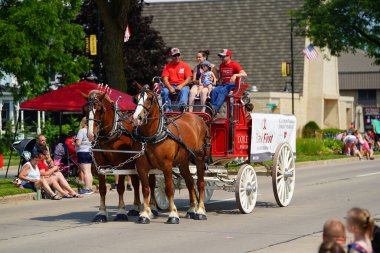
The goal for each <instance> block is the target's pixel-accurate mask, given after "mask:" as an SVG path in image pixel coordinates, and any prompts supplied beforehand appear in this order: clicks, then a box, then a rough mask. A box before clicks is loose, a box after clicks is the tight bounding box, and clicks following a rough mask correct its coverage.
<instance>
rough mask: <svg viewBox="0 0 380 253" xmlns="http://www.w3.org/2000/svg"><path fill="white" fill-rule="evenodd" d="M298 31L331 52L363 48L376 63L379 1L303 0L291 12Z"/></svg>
mask: <svg viewBox="0 0 380 253" xmlns="http://www.w3.org/2000/svg"><path fill="white" fill-rule="evenodd" d="M291 15H292V16H293V17H294V18H295V20H296V21H295V23H296V26H298V27H299V28H300V30H299V31H298V33H299V34H300V35H303V36H307V37H309V38H310V39H311V41H312V42H313V44H314V45H315V46H318V47H320V48H324V47H327V48H329V49H330V50H331V54H332V55H337V56H339V54H340V53H341V52H355V50H356V49H361V50H364V51H365V52H366V53H367V55H368V56H369V57H372V58H374V60H375V64H378V65H379V64H380V39H379V38H380V4H379V1H378V0H362V1H357V0H330V1H320V0H305V3H304V5H303V7H302V8H301V9H299V10H296V11H293V12H291Z"/></svg>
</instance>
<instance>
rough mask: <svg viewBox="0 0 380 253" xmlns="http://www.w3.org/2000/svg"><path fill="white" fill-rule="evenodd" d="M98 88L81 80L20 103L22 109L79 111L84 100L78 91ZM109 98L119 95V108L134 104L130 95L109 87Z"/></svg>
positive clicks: (86, 92)
mask: <svg viewBox="0 0 380 253" xmlns="http://www.w3.org/2000/svg"><path fill="white" fill-rule="evenodd" d="M96 89H98V84H96V83H92V82H88V81H81V82H79V83H74V84H70V85H68V86H65V87H62V88H59V89H57V90H53V91H50V92H48V93H45V94H43V95H41V96H39V97H36V98H33V99H29V100H27V101H24V102H22V103H21V104H20V109H22V110H34V111H65V112H80V111H82V107H83V105H84V104H85V103H86V100H85V99H84V98H83V97H82V95H81V94H80V92H83V93H84V94H88V93H89V92H90V91H91V90H96ZM110 90H111V95H110V97H111V99H112V100H113V101H116V100H117V98H118V97H119V96H121V99H120V100H119V103H118V106H119V108H120V109H121V110H134V109H135V107H136V105H135V104H134V103H133V102H132V96H130V95H128V94H125V93H123V92H121V91H118V90H115V89H112V88H111V89H110Z"/></svg>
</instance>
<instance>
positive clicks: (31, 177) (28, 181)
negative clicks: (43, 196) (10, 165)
mask: <svg viewBox="0 0 380 253" xmlns="http://www.w3.org/2000/svg"><path fill="white" fill-rule="evenodd" d="M39 157H40V155H39V154H38V153H36V152H35V153H33V154H32V156H31V158H30V160H29V162H27V163H25V164H24V166H22V169H21V172H20V174H19V176H18V177H19V178H20V179H21V180H22V181H21V185H22V186H23V187H24V188H29V189H32V190H34V191H36V190H37V189H41V188H42V189H44V190H45V192H46V193H47V194H49V195H50V196H51V199H52V200H60V199H61V197H60V196H58V195H56V194H55V193H54V192H53V190H52V189H51V188H50V185H49V183H48V181H47V180H46V179H45V178H43V177H41V174H40V170H39V168H38V165H37V164H38V161H39V159H40V158H39Z"/></svg>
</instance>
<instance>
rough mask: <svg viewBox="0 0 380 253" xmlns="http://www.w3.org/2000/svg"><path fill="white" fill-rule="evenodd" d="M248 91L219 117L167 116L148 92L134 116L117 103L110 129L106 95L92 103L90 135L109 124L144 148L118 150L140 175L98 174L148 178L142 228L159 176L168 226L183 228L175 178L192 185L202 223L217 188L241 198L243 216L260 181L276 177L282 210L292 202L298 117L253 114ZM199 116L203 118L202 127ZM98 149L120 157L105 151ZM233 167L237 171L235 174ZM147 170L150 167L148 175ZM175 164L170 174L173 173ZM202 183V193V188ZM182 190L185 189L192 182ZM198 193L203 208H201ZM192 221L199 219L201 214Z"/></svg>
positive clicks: (241, 90)
mask: <svg viewBox="0 0 380 253" xmlns="http://www.w3.org/2000/svg"><path fill="white" fill-rule="evenodd" d="M247 87H248V85H247V84H239V85H238V86H237V87H236V88H235V90H234V93H233V94H231V95H229V96H227V98H226V100H225V103H224V105H223V107H222V108H221V110H220V112H221V113H220V114H218V116H219V117H217V118H212V117H211V116H210V115H209V114H207V113H202V112H194V113H184V114H183V113H170V114H166V113H164V112H163V110H162V106H160V103H159V101H158V98H157V95H156V94H155V93H154V92H153V91H152V90H151V89H150V88H149V87H146V86H145V87H143V88H141V91H140V93H139V95H138V98H137V100H138V101H137V106H136V111H135V112H134V114H133V116H129V117H127V116H123V115H121V114H120V112H118V108H117V102H116V103H115V104H112V106H109V108H110V109H112V110H113V111H114V116H112V120H111V121H112V122H111V123H105V122H101V121H102V120H104V117H102V115H100V114H102V113H104V112H105V111H107V109H106V107H105V103H106V100H105V99H104V94H103V95H102V96H101V97H100V98H99V93H94V95H93V96H90V97H88V101H89V102H88V104H87V106H88V109H87V111H88V113H89V115H88V117H89V122H90V124H89V131H90V132H91V129H94V132H91V133H90V134H93V135H95V137H96V136H97V135H99V132H100V130H101V129H103V128H101V124H104V125H105V124H108V128H109V130H108V133H106V134H107V135H108V136H112V135H116V133H117V132H118V133H119V134H124V135H130V136H129V137H130V138H131V139H132V140H133V141H134V142H136V143H139V145H138V147H137V146H136V145H132V147H131V148H130V150H129V151H120V150H117V151H116V152H131V154H130V158H129V159H128V160H126V161H125V162H123V164H122V165H124V164H125V163H127V162H128V163H129V162H132V161H135V162H136V169H134V170H133V169H123V166H122V165H120V164H119V165H113V166H98V172H99V173H100V174H102V175H117V174H118V175H134V174H138V175H139V176H140V180H141V182H142V184H143V188H142V189H143V195H144V206H145V207H144V211H143V212H142V213H144V212H145V218H144V217H143V218H141V214H140V219H139V221H141V223H148V222H149V215H150V213H149V212H150V211H151V210H150V209H149V208H147V206H149V204H148V203H147V200H146V198H148V197H147V196H149V190H147V188H146V187H147V179H146V176H147V173H153V174H156V178H157V181H156V182H157V183H156V186H155V189H154V197H155V200H156V204H157V206H158V207H159V208H160V209H166V208H169V209H170V210H171V213H170V214H169V220H168V223H178V222H179V218H178V216H176V215H174V214H173V213H176V211H177V210H176V208H175V206H174V202H173V195H171V192H173V188H172V187H173V177H174V178H176V179H184V180H182V182H185V184H186V187H187V188H188V189H189V197H190V209H191V208H193V209H192V210H191V211H188V214H189V212H190V213H191V212H195V213H196V215H195V219H201V220H202V219H207V218H206V216H205V211H204V206H203V203H204V202H207V201H208V200H210V198H211V196H212V194H213V191H214V190H217V189H219V190H226V191H231V192H235V196H236V202H237V206H238V208H239V210H240V211H241V212H242V213H250V212H251V211H252V210H253V209H254V207H255V204H256V200H257V192H258V184H257V176H259V175H265V176H271V177H272V184H273V192H274V196H275V199H276V202H277V204H278V205H279V206H287V205H288V204H289V203H290V201H291V199H292V196H293V192H294V187H295V137H296V119H295V117H294V116H291V115H289V116H286V115H278V114H277V115H276V114H260V113H252V112H250V111H249V110H247V108H248V106H247V105H249V98H248V94H247V92H245V91H246V89H247ZM96 94H98V95H96ZM108 100H109V99H108ZM107 113H108V112H107ZM198 116H199V117H198ZM199 118H202V120H200V121H199ZM132 119H133V123H134V124H133V126H132V127H130V129H132V130H130V131H128V130H126V129H128V126H125V125H126V124H127V125H128V124H132V122H131V121H132ZM91 120H93V122H94V125H92V124H91ZM119 121H123V122H124V126H123V127H121V128H120V127H119V125H118V123H117V122H119ZM96 125H97V126H96ZM110 125H112V127H111V126H110ZM117 129H119V130H117ZM120 129H121V130H120ZM103 130H104V129H103ZM97 133H98V134H97ZM166 142H168V143H167V145H166V144H165V143H166ZM163 143H164V144H163ZM165 145H166V146H165ZM166 150H168V151H166ZM94 151H95V152H102V151H105V152H112V151H111V150H102V149H101V148H96V149H94ZM167 153H168V154H167ZM182 156H184V158H183V159H182V158H181V157H182ZM270 160H272V161H273V163H272V164H271V165H270V164H268V163H264V162H265V161H270ZM190 161H191V163H190ZM253 163H259V164H261V165H262V166H263V168H265V170H264V171H260V172H256V170H255V168H254V167H253V166H252V164H253ZM230 165H233V166H232V167H234V168H235V169H229V168H228V167H231V166H230ZM144 166H145V167H146V166H147V167H149V168H148V169H145V168H143V167H144ZM168 166H169V167H170V172H168V171H167V170H166V169H165V168H167V167H168ZM157 168H158V169H159V170H157ZM236 168H238V170H237V169H236ZM162 172H163V173H162ZM189 177H191V179H189ZM194 180H195V181H196V182H197V185H198V190H195V189H194ZM144 184H145V188H144ZM176 185H177V187H180V188H181V187H184V184H176ZM151 190H152V186H151ZM144 191H145V192H144ZM173 194H174V192H173ZM194 195H196V199H197V200H198V202H199V203H198V206H195V204H194V203H195V202H196V200H195V196H194ZM135 197H136V195H135ZM199 210H200V211H199ZM143 216H144V215H143ZM187 217H194V214H190V215H187Z"/></svg>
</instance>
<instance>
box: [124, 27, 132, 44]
mask: <svg viewBox="0 0 380 253" xmlns="http://www.w3.org/2000/svg"><path fill="white" fill-rule="evenodd" d="M130 37H131V30H129V25H127V28H125V34H124V42H127V41H128V40H129V38H130Z"/></svg>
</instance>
